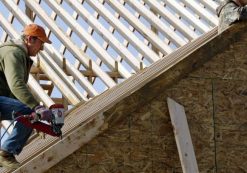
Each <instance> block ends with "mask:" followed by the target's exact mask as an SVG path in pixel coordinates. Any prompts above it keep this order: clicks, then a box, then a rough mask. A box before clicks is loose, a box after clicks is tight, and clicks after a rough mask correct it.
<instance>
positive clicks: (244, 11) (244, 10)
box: [238, 5, 247, 20]
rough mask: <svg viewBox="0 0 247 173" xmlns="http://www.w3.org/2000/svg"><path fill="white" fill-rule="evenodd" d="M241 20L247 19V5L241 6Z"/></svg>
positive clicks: (239, 10)
mask: <svg viewBox="0 0 247 173" xmlns="http://www.w3.org/2000/svg"><path fill="white" fill-rule="evenodd" d="M238 12H239V14H240V20H247V5H245V6H243V7H239V9H238Z"/></svg>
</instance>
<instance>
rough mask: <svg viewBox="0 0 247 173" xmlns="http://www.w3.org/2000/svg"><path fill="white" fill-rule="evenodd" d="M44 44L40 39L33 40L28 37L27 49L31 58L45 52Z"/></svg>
mask: <svg viewBox="0 0 247 173" xmlns="http://www.w3.org/2000/svg"><path fill="white" fill-rule="evenodd" d="M43 48H44V42H42V41H41V40H40V39H38V38H33V37H31V36H28V37H27V49H28V55H29V56H36V55H37V54H38V53H39V51H40V50H43Z"/></svg>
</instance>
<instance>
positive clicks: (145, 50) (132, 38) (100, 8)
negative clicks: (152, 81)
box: [86, 0, 167, 63]
mask: <svg viewBox="0 0 247 173" xmlns="http://www.w3.org/2000/svg"><path fill="white" fill-rule="evenodd" d="M86 1H87V3H88V4H90V5H91V6H92V7H93V8H94V9H95V10H96V11H97V12H98V13H99V14H100V15H101V16H102V17H104V18H105V19H106V20H107V21H108V22H109V23H110V24H111V25H112V26H113V27H114V28H115V29H116V30H117V31H118V32H119V33H120V34H122V35H123V36H124V37H125V38H126V40H128V41H129V42H130V43H131V44H132V45H133V46H135V48H136V49H137V50H138V51H140V52H141V53H142V54H143V55H144V56H145V58H146V59H147V60H148V61H149V62H151V63H153V62H155V61H157V60H159V59H160V58H159V57H158V55H157V54H156V53H155V52H153V51H152V50H151V49H150V48H149V47H148V46H146V45H145V44H144V43H143V42H142V41H141V40H139V39H138V38H137V36H136V35H135V34H134V33H133V32H131V31H130V30H129V29H128V28H127V27H126V26H125V25H124V24H123V23H121V21H120V20H119V19H118V18H117V17H115V16H114V15H113V14H111V12H110V11H109V10H107V8H106V7H104V5H102V4H101V3H98V2H97V1H92V0H86ZM165 54H167V53H165Z"/></svg>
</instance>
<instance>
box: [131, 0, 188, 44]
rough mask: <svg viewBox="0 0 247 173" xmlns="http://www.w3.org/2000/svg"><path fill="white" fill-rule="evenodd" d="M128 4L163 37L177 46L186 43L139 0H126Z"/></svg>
mask: <svg viewBox="0 0 247 173" xmlns="http://www.w3.org/2000/svg"><path fill="white" fill-rule="evenodd" d="M126 2H127V3H128V4H130V5H131V6H133V7H134V9H136V11H138V13H140V15H141V16H143V17H144V18H146V20H147V21H148V22H149V23H150V24H151V25H153V26H155V27H156V28H157V29H158V30H159V32H160V33H162V34H163V35H164V36H165V37H167V38H168V40H170V41H171V42H172V43H174V44H175V45H176V46H177V47H180V46H183V45H185V44H186V41H185V40H184V39H182V37H180V36H179V35H177V34H176V33H175V32H174V30H172V29H171V27H170V26H166V25H165V23H164V22H162V21H161V20H160V18H159V17H157V16H156V15H155V14H154V13H152V12H151V11H150V10H149V9H147V8H146V7H145V6H143V5H142V4H141V3H140V2H139V1H133V0H126Z"/></svg>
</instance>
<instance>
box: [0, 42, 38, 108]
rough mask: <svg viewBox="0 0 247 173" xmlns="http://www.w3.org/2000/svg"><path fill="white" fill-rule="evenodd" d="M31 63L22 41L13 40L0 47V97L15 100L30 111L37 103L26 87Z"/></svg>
mask: <svg viewBox="0 0 247 173" xmlns="http://www.w3.org/2000/svg"><path fill="white" fill-rule="evenodd" d="M32 64H33V61H32V60H31V59H30V57H29V56H28V54H27V49H26V46H25V44H24V43H23V41H22V40H21V39H20V40H15V41H9V42H6V43H4V44H3V45H1V46H0V96H6V97H11V98H16V99H18V100H19V101H21V102H22V103H24V104H26V105H27V106H28V107H30V108H31V109H32V108H34V107H35V106H37V105H38V104H39V103H38V102H37V101H36V99H35V98H34V97H33V95H32V94H31V92H30V91H29V89H28V87H27V81H28V76H29V72H30V69H31V66H32Z"/></svg>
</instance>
